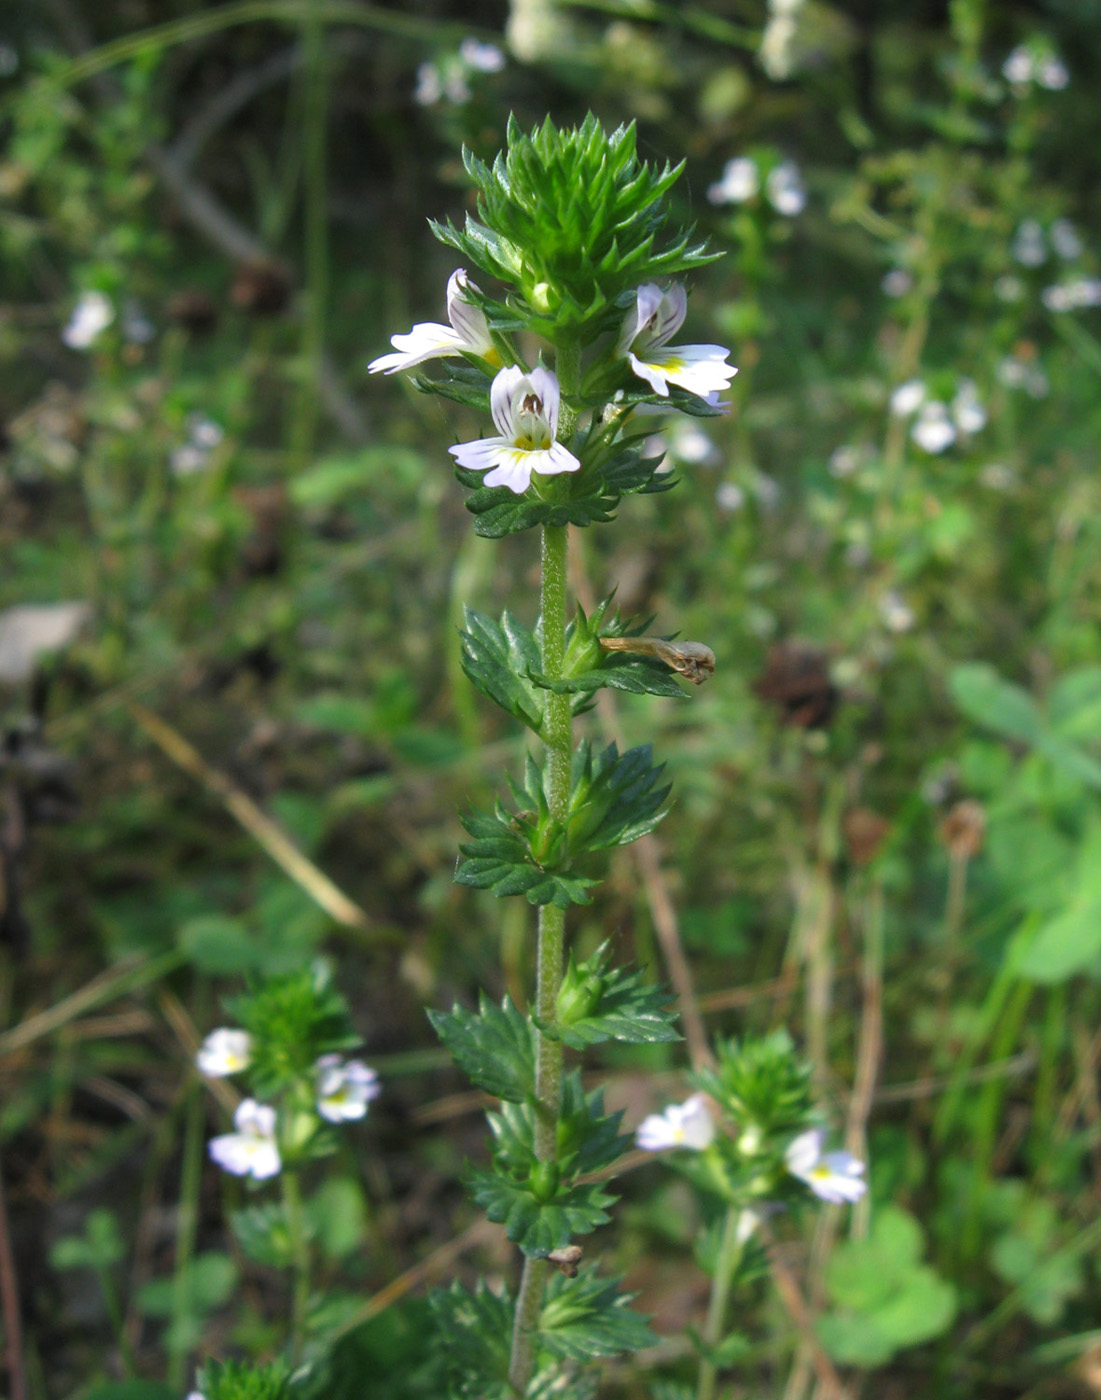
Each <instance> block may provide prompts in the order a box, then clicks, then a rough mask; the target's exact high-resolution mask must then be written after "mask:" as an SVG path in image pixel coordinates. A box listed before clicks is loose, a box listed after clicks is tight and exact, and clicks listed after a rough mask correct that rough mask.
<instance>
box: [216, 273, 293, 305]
mask: <svg viewBox="0 0 1101 1400" xmlns="http://www.w3.org/2000/svg"><path fill="white" fill-rule="evenodd" d="M292 285H293V284H292V279H291V271H290V268H289V267H287V266H286V265H285V264H284V263H278V262H246V263H242V264H241V265H240V267H238V269H237V275H236V277H234V279H233V286H232V287H231V288H230V292H229V299H230V301H231V302H232V303H233V305H234V306H236V307H237V309H238V310H239V311H245V312H247V313H248V314H249V315H250V316H275V315H278V313H279V312H280V311H283V310H284V309H285V308H286V306H287V303H288V302H289V301H290V299H291V289H292Z"/></svg>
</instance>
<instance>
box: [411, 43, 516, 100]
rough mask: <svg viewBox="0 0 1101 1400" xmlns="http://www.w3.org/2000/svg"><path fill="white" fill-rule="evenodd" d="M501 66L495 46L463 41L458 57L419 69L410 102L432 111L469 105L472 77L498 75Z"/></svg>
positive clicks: (501, 57) (428, 62)
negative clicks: (440, 106)
mask: <svg viewBox="0 0 1101 1400" xmlns="http://www.w3.org/2000/svg"><path fill="white" fill-rule="evenodd" d="M504 66H505V56H504V54H503V53H502V52H501V50H500V49H499V48H498V47H497V46H496V44H485V43H483V42H482V41H481V40H480V39H464V40H463V41H462V43H461V44H460V45H459V49H458V52H457V53H450V54H445V55H444V56H443V57H442V58H439V59H434V60H426V61H425V62H424V63H422V64H420V65H419V67H418V68H417V86H416V87H415V88H414V90H413V101H414V102H416V103H417V105H418V106H420V107H435V106H437V105H438V104H439V103H441V102H450V103H451V104H452V105H454V106H456V107H459V106H462V104H463V103H464V102H469V101H470V97H471V89H470V79H471V78H472V76H473V75H474V74H475V73H499V72H500V71H501V69H502V68H503V67H504Z"/></svg>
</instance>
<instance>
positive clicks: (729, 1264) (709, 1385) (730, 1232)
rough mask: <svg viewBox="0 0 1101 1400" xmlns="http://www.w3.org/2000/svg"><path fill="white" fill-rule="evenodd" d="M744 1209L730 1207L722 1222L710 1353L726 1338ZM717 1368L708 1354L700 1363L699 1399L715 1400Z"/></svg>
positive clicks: (708, 1329) (707, 1331) (707, 1338)
mask: <svg viewBox="0 0 1101 1400" xmlns="http://www.w3.org/2000/svg"><path fill="white" fill-rule="evenodd" d="M741 1216H742V1212H741V1208H740V1207H739V1206H728V1207H727V1211H726V1220H725V1221H724V1222H723V1235H722V1240H721V1241H720V1243H719V1253H718V1257H717V1258H716V1260H715V1273H714V1276H713V1278H712V1280H711V1298H710V1300H709V1302H708V1304H707V1321H706V1322H705V1323H704V1328H703V1340H704V1343H705V1344H706V1346H707V1348H708V1352H709V1354H713V1353H714V1350H715V1348H716V1347H717V1346H718V1345H719V1343H720V1342H721V1341H722V1339H723V1326H724V1324H725V1321H726V1309H727V1304H728V1303H729V1302H730V1288H731V1284H732V1283H733V1282H734V1275H735V1274H736V1273H737V1272H738V1264H739V1263H740V1262H741V1258H742V1248H743V1244H742V1241H741V1240H740V1239H739V1238H738V1224H739V1221H740V1220H741ZM717 1378H718V1368H717V1367H716V1365H715V1363H714V1362H713V1361H711V1360H710V1359H709V1357H708V1356H705V1357H704V1359H703V1360H702V1361H701V1362H700V1378H699V1380H698V1382H697V1383H696V1400H712V1397H713V1396H714V1394H715V1381H716V1379H717Z"/></svg>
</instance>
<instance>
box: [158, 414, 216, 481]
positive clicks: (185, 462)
mask: <svg viewBox="0 0 1101 1400" xmlns="http://www.w3.org/2000/svg"><path fill="white" fill-rule="evenodd" d="M187 426H188V437H187V441H186V442H183V443H181V444H180V445H179V447H175V448H173V450H172V452H171V454H170V455H169V458H168V465H169V467H170V469H171V471H172V475H173V476H195V475H196V474H197V473H198V472H201V471H202V470H203V468H204V467H205V466H206V465H207V463H208V462H209V461H210V456H211V453H212V452H213V451H214V449H215V448H216V447H217V446H218V445H219V443H220V442H221V441H222V439H223V438H224V437H225V430H224V429H223V428H222V426H221V424H219V423H215V422H214V420H213V419H212V418H204V417H203V415H202V414H200V413H193V414H192V415H191V417H190V418H189V419H188V424H187Z"/></svg>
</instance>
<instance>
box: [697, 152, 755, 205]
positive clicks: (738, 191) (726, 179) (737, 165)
mask: <svg viewBox="0 0 1101 1400" xmlns="http://www.w3.org/2000/svg"><path fill="white" fill-rule="evenodd" d="M760 188H761V172H760V171H759V170H758V169H757V162H756V161H755V160H753V158H752V157H751V156H735V158H734V159H733V160H728V161H727V163H726V164H725V165H724V166H723V173H722V176H721V177H720V178H719V180H718V181H717V182H716V183H715V184H714V185H711V186H709V188H708V191H707V197H708V199H709V200H710V201H711V203H712V204H744V203H745V201H746V200H747V199H752V198H753V197H754V196H755V195H756V194H757V193H758V191H759V190H760Z"/></svg>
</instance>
